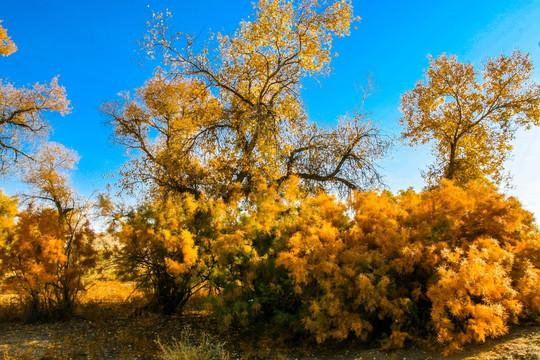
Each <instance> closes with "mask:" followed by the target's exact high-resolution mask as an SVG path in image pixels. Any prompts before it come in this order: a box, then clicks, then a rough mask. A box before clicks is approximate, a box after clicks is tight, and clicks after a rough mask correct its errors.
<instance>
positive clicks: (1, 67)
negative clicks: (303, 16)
mask: <svg viewBox="0 0 540 360" xmlns="http://www.w3.org/2000/svg"><path fill="white" fill-rule="evenodd" d="M353 5H354V7H355V13H356V14H357V15H358V16H360V17H362V21H361V22H360V23H359V24H358V29H356V30H353V31H352V33H351V36H349V37H346V38H343V39H338V40H337V41H336V42H335V50H336V51H337V52H338V53H339V56H338V57H337V58H336V59H334V61H333V63H332V67H333V72H332V74H330V75H329V76H327V77H319V78H316V79H308V80H307V81H306V82H305V89H304V92H303V96H304V100H305V103H306V106H307V108H308V111H309V113H310V115H311V118H312V120H314V121H317V122H319V123H325V124H331V123H332V122H333V121H335V120H336V118H337V117H338V116H339V115H341V114H344V113H346V112H348V111H353V110H354V109H355V108H356V107H357V106H358V105H359V102H360V98H361V95H360V92H359V90H358V89H359V85H360V84H361V83H362V82H365V80H366V78H367V77H368V76H370V75H371V76H372V77H373V79H374V81H375V87H376V92H375V94H373V96H372V97H371V98H370V99H369V100H368V102H367V104H366V110H368V111H370V112H371V113H372V115H371V117H372V119H374V120H375V121H377V122H379V123H380V124H381V127H382V128H383V129H384V130H385V131H386V132H387V133H391V134H399V131H400V128H399V123H398V119H399V117H400V112H399V110H398V106H399V100H400V96H401V94H403V93H404V92H405V91H407V90H409V89H411V88H412V87H414V84H415V82H416V81H418V80H420V79H421V77H422V74H423V70H424V69H425V68H426V67H427V66H428V60H427V55H428V54H431V55H433V56H437V55H439V54H441V53H443V52H446V53H451V54H455V55H457V56H458V57H459V59H460V60H461V61H467V62H469V61H472V62H475V63H478V64H479V63H480V62H481V60H482V59H483V58H484V57H487V56H495V55H499V54H500V53H501V52H503V51H504V52H505V53H507V54H510V53H511V52H512V50H513V49H514V48H519V49H521V50H523V51H524V52H528V53H530V54H531V56H532V59H533V62H534V65H535V68H536V69H537V74H536V75H535V76H536V81H539V82H540V75H539V74H538V73H540V0H522V1H519V0H517V1H510V0H491V1H487V0H473V1H471V0H467V1H465V0H454V1H435V0H423V1H420V0H417V1H415V0H411V1H394V0H386V1H385V0H380V1H367V0H353ZM149 7H150V8H151V9H153V10H155V11H162V10H165V9H169V10H170V11H172V13H173V15H174V17H173V23H174V24H175V26H176V28H177V29H178V30H179V31H182V32H190V33H196V34H201V38H204V35H205V34H206V33H207V32H208V31H209V30H210V31H223V32H226V33H231V32H233V31H234V30H235V29H236V27H237V25H238V23H239V22H240V21H241V20H242V19H247V18H248V16H249V14H250V12H251V10H252V5H251V2H250V1H236V0H235V1H218V0H199V1H192V0H189V1H188V0H176V1H165V0H160V1H153V0H146V1H140V0H131V1H128V0H123V1H121V0H95V1H68V0H64V1H60V0H49V1H37V0H28V1H13V0H0V19H2V20H3V21H4V22H3V26H4V27H5V28H7V29H8V33H9V35H10V36H11V37H12V39H13V40H14V41H15V42H16V44H17V46H18V48H19V50H18V51H17V52H16V53H15V54H13V55H11V56H9V57H7V58H0V78H2V79H7V80H8V81H10V82H13V83H15V84H17V85H18V86H22V85H26V84H33V83H35V82H47V81H49V80H50V79H51V78H52V77H53V76H56V75H60V84H61V85H63V86H65V87H66V90H67V94H68V97H69V99H70V100H71V104H72V108H73V111H72V113H71V114H69V115H66V116H64V117H60V116H55V115H51V116H49V117H48V118H49V120H50V122H51V124H52V126H53V128H54V133H53V134H52V137H51V139H52V140H53V141H57V142H59V143H62V144H64V145H66V146H67V147H70V148H73V149H75V150H76V151H77V152H78V153H79V155H80V156H81V161H80V162H79V165H78V170H77V172H76V173H75V174H74V177H73V183H74V185H75V187H76V188H77V189H78V190H79V191H81V192H82V193H83V194H85V195H87V196H88V195H90V194H91V193H92V191H94V190H104V188H105V184H106V183H107V182H112V183H114V181H115V180H114V178H110V177H108V176H106V175H107V174H112V173H114V172H115V170H116V169H117V168H118V167H119V166H120V165H121V164H122V162H123V161H124V159H123V157H122V149H121V148H119V147H116V146H114V145H113V144H111V142H110V141H109V136H110V133H111V129H109V128H107V127H106V126H105V125H104V124H103V122H104V121H105V118H104V117H103V116H102V115H101V114H100V113H99V111H98V108H99V106H100V104H102V103H103V102H105V101H108V100H112V99H114V98H115V97H116V94H117V93H118V92H120V91H125V90H133V89H135V88H137V87H140V86H141V85H142V84H143V83H144V81H145V80H147V79H148V78H150V76H151V74H152V71H153V69H154V67H155V66H157V65H158V63H157V62H150V61H144V62H143V63H142V65H141V64H140V60H142V57H141V55H139V54H138V46H137V43H136V42H137V41H138V40H141V39H142V35H143V33H144V31H145V22H146V21H147V20H148V19H149V18H150V11H149ZM539 137H540V130H538V129H535V130H532V131H529V132H526V133H525V132H523V133H521V132H520V133H519V134H518V139H517V140H516V142H515V151H514V160H513V161H510V162H509V163H508V164H507V168H508V169H510V170H511V171H512V173H513V175H514V181H513V185H514V186H515V187H514V189H511V190H509V192H510V193H512V194H515V195H517V196H518V198H519V199H520V200H521V201H522V202H523V203H524V204H525V206H526V207H527V208H528V209H530V210H532V211H534V212H535V213H536V214H537V216H540V191H538V189H539V188H540V180H539V179H540V170H539V169H538V168H539V166H537V164H538V160H537V159H538V158H539V157H540V144H539V141H538V139H539ZM430 162H431V158H430V155H429V148H419V149H411V148H404V147H402V146H400V145H399V144H397V143H396V147H395V148H394V151H393V152H392V153H391V154H390V156H389V157H388V158H387V159H386V160H384V161H382V162H381V165H382V166H383V167H384V169H383V173H384V175H385V177H386V180H387V184H388V186H389V187H390V189H391V190H393V191H396V190H398V189H401V188H407V187H410V186H413V187H415V188H416V189H420V188H421V187H422V185H423V183H422V179H421V177H420V170H422V169H425V168H426V166H427V165H428V164H429V163H430ZM0 187H4V188H5V189H6V191H7V192H8V193H13V192H15V191H17V190H18V189H20V186H19V185H17V184H16V183H14V182H13V181H7V180H3V181H2V182H1V183H0Z"/></svg>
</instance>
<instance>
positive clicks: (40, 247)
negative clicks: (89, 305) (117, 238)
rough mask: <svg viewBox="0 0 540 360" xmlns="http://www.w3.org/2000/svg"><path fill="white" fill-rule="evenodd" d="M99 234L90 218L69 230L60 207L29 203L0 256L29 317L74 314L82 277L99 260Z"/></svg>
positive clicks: (9, 234) (8, 282)
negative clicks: (95, 241) (96, 239)
mask: <svg viewBox="0 0 540 360" xmlns="http://www.w3.org/2000/svg"><path fill="white" fill-rule="evenodd" d="M70 230H71V231H70ZM94 237H95V235H94V233H93V231H92V230H91V229H90V227H89V224H88V223H86V224H83V225H82V226H79V227H77V228H71V229H68V228H67V227H66V226H65V223H63V222H62V221H61V220H60V218H59V216H58V213H57V211H56V210H54V209H48V208H43V209H39V210H36V209H33V208H32V207H29V208H28V209H27V210H25V211H23V212H21V213H20V214H18V219H17V222H16V224H15V225H13V226H12V227H11V228H10V230H9V232H8V234H7V236H5V237H4V239H3V241H2V243H1V244H0V259H1V261H2V264H3V268H4V271H5V273H6V276H7V278H6V280H5V284H6V285H7V286H8V287H10V288H11V289H13V290H15V291H16V292H17V293H18V294H19V296H20V297H21V301H22V302H23V303H24V304H25V319H26V320H27V321H35V320H40V319H44V318H49V317H55V318H64V317H68V316H70V315H71V313H72V312H73V309H74V305H75V302H76V300H77V296H78V293H79V292H80V291H81V290H83V289H84V286H83V283H82V277H83V275H84V274H85V273H86V272H88V270H89V269H90V268H91V267H92V266H93V265H94V262H95V251H94V249H93V248H92V241H93V239H94Z"/></svg>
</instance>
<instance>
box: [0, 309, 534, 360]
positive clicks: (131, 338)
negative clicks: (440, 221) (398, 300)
mask: <svg viewBox="0 0 540 360" xmlns="http://www.w3.org/2000/svg"><path fill="white" fill-rule="evenodd" d="M103 315H106V319H101V320H97V319H96V320H87V319H82V318H75V319H72V320H71V321H69V322H58V323H52V324H34V325H29V324H22V323H20V322H3V323H0V354H3V356H0V358H3V359H5V360H8V359H41V360H46V359H47V360H49V359H50V360H52V359H81V360H82V359H158V358H159V346H158V344H157V341H158V340H159V341H161V342H162V343H167V342H169V341H171V340H172V338H173V337H174V336H175V334H178V333H179V332H180V331H181V329H182V328H183V327H184V326H185V325H186V324H189V325H190V326H191V327H193V328H194V330H195V331H198V329H200V328H207V327H212V326H213V324H211V323H210V320H208V319H207V318H206V317H204V316H200V315H193V314H192V315H185V316H183V317H180V316H174V317H169V318H165V317H161V316H158V315H153V314H146V315H137V316H122V317H116V318H115V317H111V316H108V315H107V314H103ZM216 336H217V337H218V339H219V341H222V339H224V340H223V341H226V342H228V343H227V344H226V347H227V348H228V349H229V350H230V351H231V352H232V353H233V354H234V355H233V358H238V359H241V358H252V359H257V358H261V359H291V360H292V359H313V360H315V359H318V360H330V359H343V360H361V359H365V360H368V359H369V360H375V359H376V360H383V359H384V360H390V359H395V360H398V359H425V360H427V359H430V360H442V359H446V360H458V359H459V360H465V359H466V360H472V359H483V360H502V359H522V360H532V359H540V326H538V325H533V324H529V325H525V326H520V327H516V328H513V329H511V331H510V333H509V334H508V335H506V336H504V337H501V338H498V339H490V340H488V341H487V342H486V343H485V344H479V345H472V346H469V347H467V348H465V351H463V352H460V353H458V354H455V355H452V356H449V357H446V358H445V357H443V356H442V355H440V349H433V350H421V349H418V348H409V349H405V350H399V351H397V352H393V353H392V352H383V351H379V350H375V349H367V348H358V347H356V348H355V347H354V346H351V345H350V344H349V345H347V346H339V345H334V346H330V347H329V346H327V347H324V346H315V347H312V348H310V349H307V350H306V348H305V347H303V348H302V349H300V350H297V351H292V350H286V349H285V350H284V349H280V350H277V351H276V350H275V349H272V346H271V345H268V344H258V345H257V344H255V343H253V342H251V341H250V340H249V339H243V340H242V339H239V338H238V337H235V336H228V335H227V333H220V332H219V331H217V335H216Z"/></svg>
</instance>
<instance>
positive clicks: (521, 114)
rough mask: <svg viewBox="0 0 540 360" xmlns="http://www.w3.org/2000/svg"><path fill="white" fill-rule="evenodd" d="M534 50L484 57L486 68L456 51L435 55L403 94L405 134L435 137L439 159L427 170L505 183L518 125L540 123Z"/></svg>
mask: <svg viewBox="0 0 540 360" xmlns="http://www.w3.org/2000/svg"><path fill="white" fill-rule="evenodd" d="M532 75H533V66H532V63H531V60H530V57H529V55H525V54H522V53H521V52H520V51H518V50H516V51H514V52H513V53H512V54H511V55H510V56H505V55H504V54H503V55H501V56H498V57H494V58H488V59H486V60H484V63H483V67H482V69H481V70H477V69H475V67H474V65H473V64H472V63H470V64H468V63H460V62H458V60H457V58H456V57H455V56H448V55H445V54H443V55H441V56H439V57H437V58H436V59H430V66H429V68H428V69H427V71H426V73H425V80H423V81H419V82H418V83H417V84H416V87H415V88H414V89H413V90H409V91H407V92H406V93H405V94H404V95H403V96H402V99H401V111H402V112H403V117H402V118H401V119H400V122H401V124H402V126H404V127H406V130H405V131H404V132H403V134H402V137H403V139H405V140H406V141H408V142H409V144H410V145H418V144H427V143H430V142H433V150H432V152H433V154H434V155H435V157H436V160H435V163H434V164H433V165H432V166H431V167H430V168H429V171H428V172H427V173H426V174H425V178H426V180H427V181H428V182H429V183H434V182H436V181H437V180H439V179H440V178H447V179H451V180H455V181H457V182H458V183H462V184H463V183H466V182H468V181H470V180H474V179H481V180H484V181H488V182H489V181H491V182H494V183H500V182H501V181H502V180H503V172H502V169H503V163H504V161H505V160H506V159H507V158H508V155H509V152H510V150H511V149H512V144H511V143H510V142H511V140H512V139H514V137H515V134H516V131H517V129H518V128H519V127H525V128H527V129H528V128H530V127H531V126H533V125H536V126H538V125H540V86H539V85H538V84H536V83H534V82H533V81H532Z"/></svg>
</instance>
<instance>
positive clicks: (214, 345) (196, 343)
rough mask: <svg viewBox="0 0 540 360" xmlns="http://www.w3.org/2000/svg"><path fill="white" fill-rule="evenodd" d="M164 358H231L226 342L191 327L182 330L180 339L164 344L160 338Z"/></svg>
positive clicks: (204, 359)
mask: <svg viewBox="0 0 540 360" xmlns="http://www.w3.org/2000/svg"><path fill="white" fill-rule="evenodd" d="M158 345H159V347H160V348H161V351H162V353H161V359H162V360H229V359H230V358H231V357H230V355H229V353H228V352H227V351H226V350H225V348H224V345H225V343H221V342H218V341H217V340H216V339H215V338H214V337H213V336H211V335H210V334H208V333H206V332H200V333H198V334H195V333H194V332H193V331H192V330H191V329H190V328H186V329H184V330H183V331H182V333H181V335H180V338H179V339H174V340H173V341H172V343H171V344H169V345H164V344H162V343H161V342H159V340H158Z"/></svg>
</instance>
